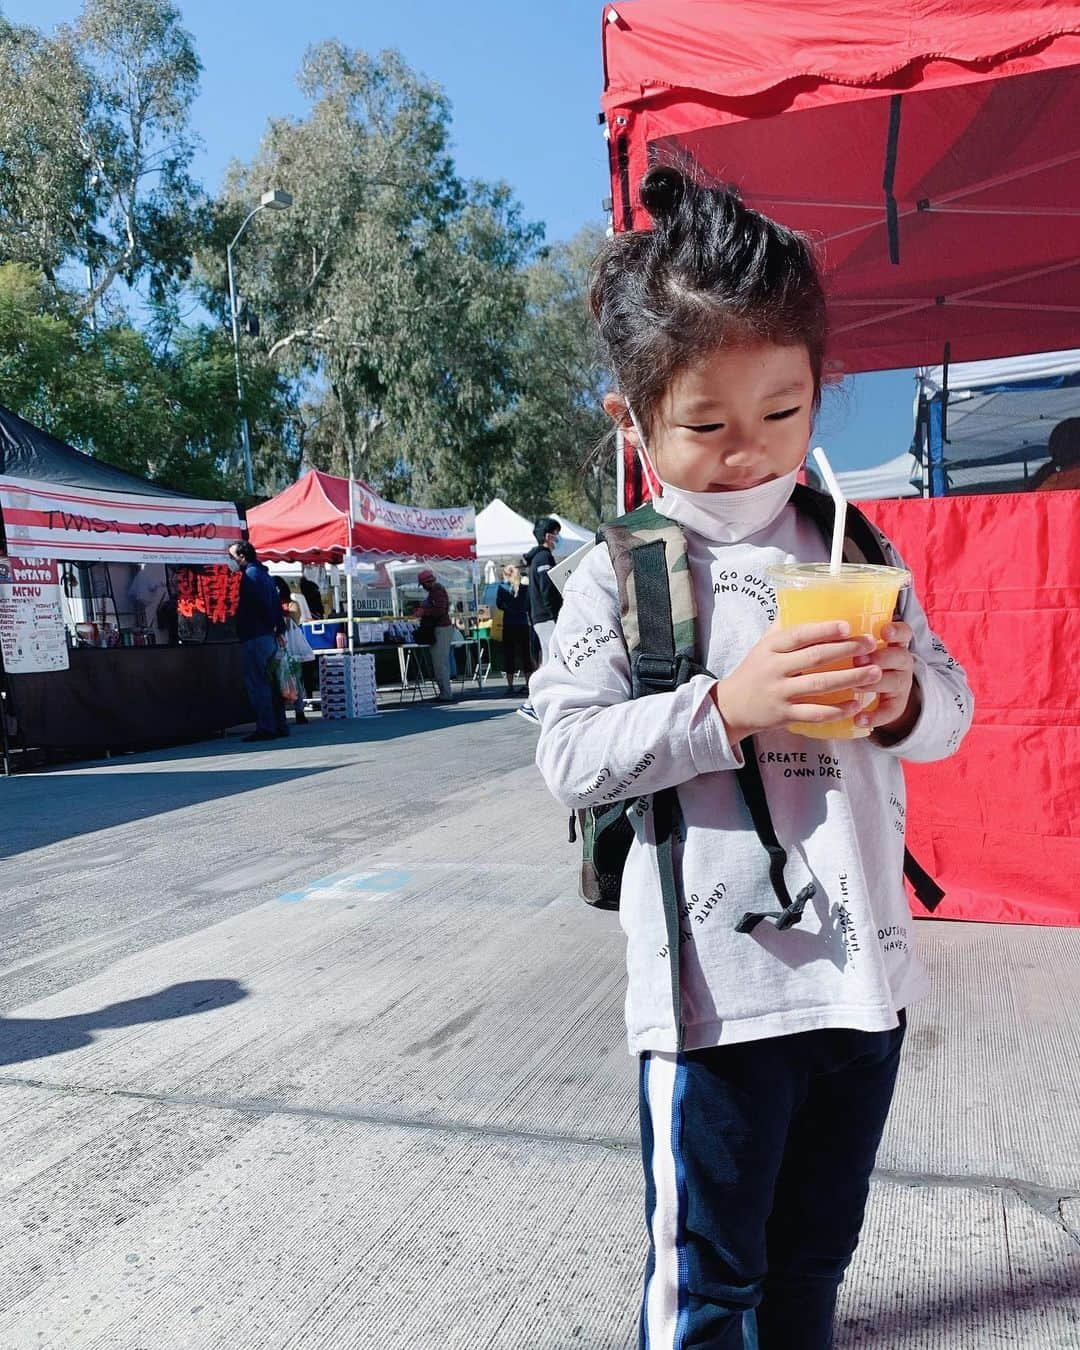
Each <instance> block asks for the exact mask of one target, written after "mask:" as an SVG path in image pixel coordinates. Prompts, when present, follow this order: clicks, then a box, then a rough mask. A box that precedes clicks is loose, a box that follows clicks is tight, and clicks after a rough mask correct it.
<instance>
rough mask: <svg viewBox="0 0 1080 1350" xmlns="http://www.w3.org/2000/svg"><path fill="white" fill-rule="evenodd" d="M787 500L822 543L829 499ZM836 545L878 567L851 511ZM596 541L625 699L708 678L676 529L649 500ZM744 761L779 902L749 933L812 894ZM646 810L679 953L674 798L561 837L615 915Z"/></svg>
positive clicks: (802, 493)
mask: <svg viewBox="0 0 1080 1350" xmlns="http://www.w3.org/2000/svg"><path fill="white" fill-rule="evenodd" d="M792 501H793V503H794V505H795V507H796V509H797V510H799V511H801V512H802V513H803V514H804V515H806V516H808V517H809V518H810V519H811V520H813V521H814V523H815V524H816V525H817V526H818V528H819V529H820V530H821V533H822V535H823V537H824V538H825V540H826V541H829V540H831V538H832V525H833V515H834V507H833V502H832V498H831V497H828V496H826V495H825V494H824V493H821V492H817V491H815V490H814V489H813V488H809V487H804V486H802V485H801V484H800V485H798V486H797V487H796V488H795V491H794V493H793V494H792ZM845 534H846V537H845V541H844V557H845V559H846V560H847V561H848V562H868V563H877V564H881V563H884V562H885V555H884V552H883V550H882V546H881V541H880V538H879V536H878V534H877V532H876V531H875V530H874V528H873V526H872V525H871V524H870V522H869V521H868V520H867V519H866V517H865V516H864V515H863V514H862V513H861V512H860V511H858V510H857V509H856V508H855V507H851V506H849V508H848V513H847V521H846V531H845ZM600 541H603V542H604V543H605V544H606V545H607V548H608V552H609V553H610V555H611V563H612V567H613V568H614V571H615V579H616V582H617V583H618V588H619V605H620V609H621V612H622V630H623V636H624V639H625V642H626V647H627V651H628V652H629V655H630V680H631V697H632V698H643V697H645V696H647V695H649V694H657V693H667V692H670V691H671V690H674V689H677V688H678V687H679V686H680V685H682V684H685V683H686V681H687V680H689V679H690V678H691V677H692V676H694V675H698V674H709V673H710V672H709V671H708V670H707V669H706V668H705V666H704V665H702V663H701V661H700V659H699V651H700V645H699V642H698V632H697V606H696V604H695V601H694V591H693V585H692V582H691V577H690V563H689V559H688V557H687V552H686V537H685V535H684V534H683V531H682V527H681V526H680V525H679V524H677V522H675V521H673V520H669V519H668V518H667V517H666V516H662V515H661V514H660V513H659V512H658V511H657V510H656V509H655V507H654V506H653V505H652V504H651V503H646V504H645V505H644V506H640V507H638V509H637V510H636V511H631V512H630V513H629V514H628V515H625V516H623V517H621V518H620V519H619V520H617V521H614V522H613V523H612V524H610V525H603V526H601V528H600V530H599V531H598V533H597V542H598V543H599V542H600ZM742 750H743V760H744V764H743V767H742V768H741V769H738V770H736V777H737V779H738V783H739V787H740V789H741V791H742V796H743V801H744V802H745V804H746V808H747V811H748V813H749V816H750V822H751V824H752V825H753V828H754V831H755V833H756V834H757V837H758V839H759V841H760V843H761V845H762V847H763V849H764V850H765V853H766V855H767V857H768V867H769V882H770V885H771V887H772V891H773V893H774V895H775V896H776V899H777V900H778V902H779V905H780V909H779V910H778V911H769V912H766V913H759V912H754V911H749V912H747V913H746V914H744V915H743V916H742V917H741V918H740V919H739V921H738V923H737V924H736V925H735V929H736V931H737V932H740V933H749V932H752V931H753V929H754V928H755V927H756V926H757V925H758V924H759V923H760V922H761V921H762V920H763V919H773V920H774V921H775V923H776V926H777V928H779V929H784V928H790V927H791V926H792V925H793V924H797V923H798V922H799V920H800V919H801V918H802V913H803V909H804V908H805V906H806V903H807V901H808V900H810V898H811V897H812V896H813V895H814V894H815V892H816V888H815V886H814V883H813V882H811V883H810V884H809V885H807V886H805V887H804V888H803V889H802V890H801V891H799V893H798V894H797V895H796V896H795V897H794V898H793V897H792V896H791V895H790V894H789V893H788V889H787V885H786V883H785V881H784V867H785V865H786V863H787V852H786V851H785V849H784V847H783V845H782V844H781V843H780V841H779V840H778V839H777V837H776V831H775V829H774V828H773V823H772V817H771V815H770V813H769V804H768V801H767V800H766V797H765V787H764V784H763V783H762V780H761V771H760V769H759V767H758V761H757V755H756V753H755V749H754V744H753V739H752V738H747V740H745V741H743V742H742ZM648 810H651V811H652V813H653V821H654V827H655V838H656V851H657V863H658V870H659V873H660V884H661V890H662V894H663V902H664V915H665V920H666V923H667V931H668V950H669V951H671V952H677V951H678V950H679V898H678V885H677V880H676V876H675V866H674V857H673V852H672V850H673V845H674V840H675V835H676V832H677V830H678V829H679V827H680V817H679V805H678V794H677V792H676V790H675V789H674V788H665V789H663V790H662V791H660V792H655V793H653V794H651V795H650V796H644V797H637V798H632V799H630V800H627V799H626V798H623V799H622V800H620V801H613V802H612V803H610V804H609V805H603V806H592V807H587V808H585V809H584V810H581V811H577V812H576V813H575V814H574V815H573V816H571V818H570V838H571V841H573V840H574V839H576V837H577V831H578V829H579V828H580V832H581V842H582V866H581V894H582V897H583V898H584V899H585V900H586V901H587V902H588V903H589V904H590V905H595V906H596V907H597V908H599V909H618V907H619V893H620V891H621V888H622V876H623V868H624V866H625V863H626V858H627V855H628V853H629V851H630V845H631V842H632V840H633V837H634V829H633V825H632V824H631V821H630V816H631V814H632V813H633V812H635V811H636V812H638V813H644V812H645V811H648ZM904 872H905V875H906V876H907V877H908V879H909V881H910V882H911V883H912V886H913V887H914V889H915V893H916V895H917V896H918V897H919V899H920V900H921V901H922V903H923V904H924V905H925V906H926V907H927V909H934V908H936V906H937V905H938V904H939V903H940V901H941V899H942V897H943V895H944V892H943V891H942V890H941V888H940V887H939V886H938V885H937V884H936V883H935V882H934V881H933V880H932V879H931V878H930V877H929V875H928V874H927V873H926V872H925V871H924V870H923V868H922V867H920V866H919V864H918V863H917V862H916V860H915V859H914V858H913V857H912V856H911V854H910V853H909V852H908V851H907V850H906V849H905V851H904ZM678 965H679V963H678V962H677V961H672V962H671V966H672V986H673V994H674V995H675V1002H676V1006H678V996H677V995H678V987H677V986H678Z"/></svg>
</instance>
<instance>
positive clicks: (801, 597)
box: [767, 563, 911, 740]
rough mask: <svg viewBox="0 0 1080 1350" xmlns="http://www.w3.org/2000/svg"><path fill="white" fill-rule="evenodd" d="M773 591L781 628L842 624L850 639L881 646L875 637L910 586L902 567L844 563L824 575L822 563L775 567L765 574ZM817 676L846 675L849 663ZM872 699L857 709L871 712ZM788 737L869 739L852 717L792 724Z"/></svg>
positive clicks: (821, 697)
mask: <svg viewBox="0 0 1080 1350" xmlns="http://www.w3.org/2000/svg"><path fill="white" fill-rule="evenodd" d="M767 574H768V577H769V580H770V581H771V582H772V584H773V588H774V589H775V591H776V607H777V615H778V619H779V623H780V627H781V628H795V627H797V626H798V625H800V624H804V623H830V622H833V621H836V620H840V619H845V620H846V621H847V622H848V623H849V624H850V625H851V635H852V637H856V636H859V635H860V634H866V635H868V636H870V637H874V638H876V639H877V642H878V646H879V647H883V646H884V645H885V643H884V641H883V639H882V636H881V632H882V629H883V628H884V627H885V625H886V624H888V623H889V622H890V621H891V620H892V618H893V615H894V614H895V612H896V600H897V597H898V596H899V594H900V591H901V590H902V589H903V587H905V586H909V585H910V584H911V573H910V572H907V571H905V570H904V568H902V567H877V566H874V565H873V564H872V563H844V565H843V567H842V568H841V570H840V572H839V574H836V573H833V572H830V571H829V564H828V563H779V564H777V565H776V566H774V567H770V568H768V569H767ZM819 669H822V670H850V669H852V664H851V661H836V662H834V663H833V664H832V665H829V666H822V667H819ZM867 692H869V691H867ZM854 697H855V691H854V690H852V689H841V690H839V691H838V692H836V693H833V694H815V695H814V696H813V697H812V698H808V699H807V700H806V701H807V702H808V703H835V704H842V703H848V702H850V701H851V700H852V699H853V698H854ZM876 707H877V695H876V694H875V695H874V696H873V697H872V698H871V699H870V700H869V702H868V703H867V704H866V706H865V708H864V709H863V711H864V712H873V710H874V709H875V708H876ZM788 731H791V732H794V734H795V735H796V736H809V737H811V738H812V739H813V740H853V739H854V738H855V737H858V736H869V735H870V728H869V727H857V726H856V725H855V719H854V717H838V718H837V719H836V720H835V721H833V722H816V723H810V722H792V723H789V724H788Z"/></svg>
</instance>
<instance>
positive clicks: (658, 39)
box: [602, 0, 1080, 99]
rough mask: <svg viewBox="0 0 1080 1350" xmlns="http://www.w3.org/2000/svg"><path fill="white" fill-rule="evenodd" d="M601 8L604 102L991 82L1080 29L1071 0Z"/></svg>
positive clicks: (671, 3)
mask: <svg viewBox="0 0 1080 1350" xmlns="http://www.w3.org/2000/svg"><path fill="white" fill-rule="evenodd" d="M602 14H603V20H604V77H605V87H606V89H607V91H608V94H609V97H611V98H612V99H615V98H618V97H620V96H621V97H624V98H627V97H630V98H633V97H642V96H647V95H648V94H649V93H650V92H652V91H654V90H656V89H658V88H665V87H666V88H683V89H698V90H701V91H703V92H708V93H714V94H720V95H722V96H724V97H725V98H728V99H747V98H752V97H754V96H761V95H764V94H770V93H773V94H777V91H779V94H778V95H777V96H783V97H785V98H790V97H791V95H792V93H793V91H792V90H791V89H789V88H785V86H789V85H791V84H796V85H797V87H798V88H799V89H800V90H801V89H803V88H804V87H805V86H807V85H811V84H813V85H832V86H836V87H838V88H841V87H843V86H863V87H866V86H869V85H875V84H881V83H884V82H886V81H890V80H891V81H893V82H894V83H895V84H896V85H897V86H898V87H900V86H903V87H907V88H911V87H912V86H913V85H915V84H918V83H921V82H926V81H928V80H934V79H937V80H939V81H942V80H943V81H947V82H948V83H950V84H955V83H958V82H959V81H963V80H982V79H987V78H991V79H992V78H993V75H994V71H995V70H997V69H999V68H1001V67H1002V66H1005V65H1007V64H1009V63H1010V62H1012V63H1015V64H1017V65H1018V66H1026V68H1027V69H1033V68H1037V67H1039V66H1042V65H1045V64H1047V63H1048V62H1050V61H1052V60H1053V59H1054V57H1053V55H1052V51H1051V47H1052V44H1051V42H1050V40H1051V39H1053V38H1055V37H1056V36H1058V35H1059V34H1064V33H1080V13H1078V11H1077V7H1076V5H1075V3H1070V2H1069V0H950V2H949V4H948V5H943V4H942V3H941V0H877V3H875V4H873V5H861V4H858V3H854V0H787V3H785V4H784V5H782V6H781V5H777V4H776V0H633V2H632V3H631V4H628V5H625V6H624V5H620V4H619V3H618V0H611V2H610V3H608V4H606V5H604V7H603V11H602ZM612 16H614V17H612ZM1048 52H1050V53H1051V54H1049V55H1048ZM944 58H948V60H947V61H946V60H945V59H944ZM960 63H964V64H960ZM949 66H953V67H955V69H953V70H952V71H951V72H950V71H949V69H948V67H949Z"/></svg>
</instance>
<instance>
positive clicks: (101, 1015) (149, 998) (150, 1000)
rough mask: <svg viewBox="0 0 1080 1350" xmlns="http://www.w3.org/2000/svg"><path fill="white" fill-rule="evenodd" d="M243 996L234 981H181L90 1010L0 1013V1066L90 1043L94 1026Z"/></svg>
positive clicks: (187, 1013) (160, 1018)
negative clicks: (50, 1013) (60, 1014)
mask: <svg viewBox="0 0 1080 1350" xmlns="http://www.w3.org/2000/svg"><path fill="white" fill-rule="evenodd" d="M247 996H248V994H247V990H246V989H245V988H244V986H243V985H242V984H240V983H239V982H238V981H237V980H187V981H185V982H184V983H182V984H170V985H169V986H167V988H165V989H159V990H158V992H157V993H156V994H143V995H142V996H141V997H139V998H129V999H125V1000H124V1001H123V1002H122V1003H110V1004H108V1005H107V1006H106V1007H104V1008H99V1009H97V1011H96V1012H89V1013H79V1014H78V1015H76V1016H74V1017H0V1065H5V1064H19V1063H22V1062H23V1061H25V1060H30V1059H46V1058H48V1056H49V1055H60V1054H63V1053H64V1051H65V1050H78V1049H80V1048H81V1047H82V1046H85V1045H90V1044H92V1042H93V1040H94V1036H93V1033H94V1032H95V1031H103V1030H105V1029H106V1028H108V1027H132V1026H137V1025H138V1024H139V1023H140V1022H168V1021H171V1020H172V1019H173V1018H174V1017H191V1016H192V1015H193V1014H195V1013H204V1012H210V1011H211V1010H212V1009H213V1008H223V1007H225V1006H227V1005H228V1004H230V1003H238V1002H239V1001H240V999H242V998H247Z"/></svg>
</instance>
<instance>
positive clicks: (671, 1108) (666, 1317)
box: [644, 1050, 686, 1350]
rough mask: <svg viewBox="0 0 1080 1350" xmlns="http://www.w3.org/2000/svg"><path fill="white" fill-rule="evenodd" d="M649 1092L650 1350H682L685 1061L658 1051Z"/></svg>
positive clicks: (654, 1053) (647, 1313) (647, 1319)
mask: <svg viewBox="0 0 1080 1350" xmlns="http://www.w3.org/2000/svg"><path fill="white" fill-rule="evenodd" d="M646 1084H647V1087H646V1092H647V1098H648V1103H649V1115H650V1118H651V1120H652V1133H653V1148H652V1182H653V1186H654V1187H655V1191H656V1204H655V1207H654V1209H653V1215H652V1224H651V1226H650V1231H651V1236H652V1244H653V1252H654V1257H655V1266H654V1268H653V1272H652V1278H651V1279H650V1280H649V1284H648V1288H647V1289H646V1290H645V1308H644V1314H645V1316H644V1321H645V1344H646V1345H647V1346H648V1348H649V1350H679V1347H680V1346H681V1345H682V1344H683V1340H684V1338H685V1335H686V1329H685V1327H684V1325H683V1323H684V1322H685V1320H686V1319H685V1316H682V1317H680V1312H681V1311H682V1310H681V1309H680V1306H679V1303H680V1288H681V1285H682V1284H683V1282H684V1272H683V1270H682V1268H681V1266H682V1260H683V1257H682V1253H681V1251H680V1239H681V1229H682V1223H683V1221H684V1218H685V1216H684V1215H681V1214H680V1213H679V1184H678V1177H677V1175H676V1165H675V1157H676V1150H677V1149H678V1148H680V1147H681V1144H682V1110H681V1102H679V1101H678V1100H677V1098H676V1089H677V1087H678V1085H679V1056H678V1055H673V1054H665V1053H663V1052H661V1051H659V1050H653V1051H651V1052H650V1054H649V1064H648V1076H647V1078H646Z"/></svg>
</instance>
